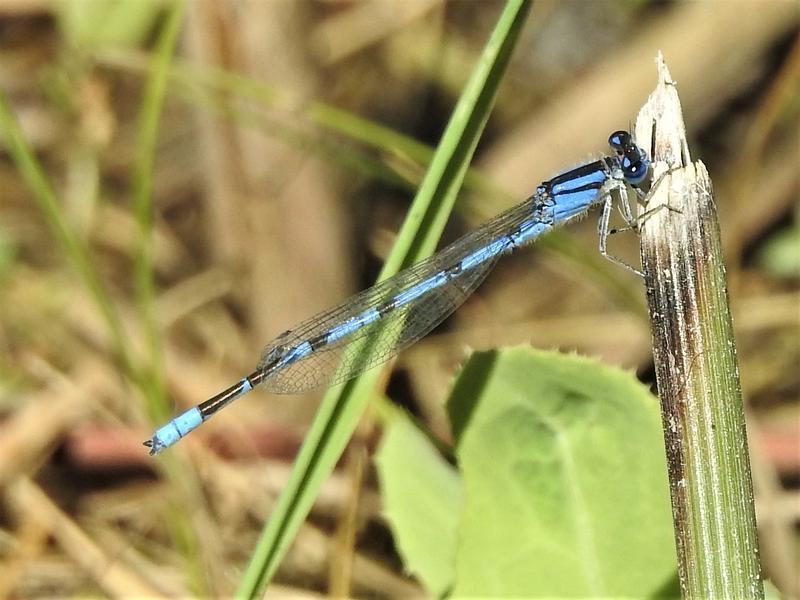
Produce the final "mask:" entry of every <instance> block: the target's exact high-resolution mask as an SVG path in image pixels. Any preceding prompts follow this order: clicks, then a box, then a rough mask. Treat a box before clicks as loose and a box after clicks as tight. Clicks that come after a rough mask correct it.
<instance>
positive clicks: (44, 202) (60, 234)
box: [0, 90, 137, 380]
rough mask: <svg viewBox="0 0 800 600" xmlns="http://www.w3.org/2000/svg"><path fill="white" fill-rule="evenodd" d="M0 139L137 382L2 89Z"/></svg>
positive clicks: (103, 294) (109, 309) (108, 306)
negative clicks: (0, 138)
mask: <svg viewBox="0 0 800 600" xmlns="http://www.w3.org/2000/svg"><path fill="white" fill-rule="evenodd" d="M0 137H2V139H3V140H4V141H5V144H6V146H7V148H8V151H9V153H10V154H11V157H12V158H13V160H14V163H15V164H16V166H17V169H19V172H20V174H21V175H22V178H23V179H24V180H25V183H26V185H27V186H28V188H29V189H30V191H31V194H32V198H33V200H34V202H36V204H37V206H38V208H39V211H40V212H41V213H42V215H43V216H44V218H45V219H46V221H47V225H48V226H49V227H50V230H51V231H52V232H53V236H54V237H55V239H56V242H57V243H58V244H59V245H60V246H61V248H62V250H63V251H64V254H65V255H66V258H67V260H68V261H69V262H70V263H71V264H72V266H73V267H74V269H75V270H76V271H77V272H78V275H79V276H80V278H81V280H82V281H83V285H84V286H86V289H87V290H88V291H89V294H90V296H91V298H92V300H93V301H94V303H95V305H96V306H97V308H98V309H99V311H100V314H101V315H102V316H103V319H104V320H105V322H106V326H107V327H108V331H109V333H110V335H111V344H112V346H113V348H114V353H115V354H116V356H117V357H118V358H119V361H120V362H121V363H122V365H123V368H124V369H125V371H126V372H127V373H128V375H129V376H130V377H131V378H132V379H134V380H135V379H137V376H136V369H135V365H134V362H133V359H132V357H131V356H130V354H129V352H128V348H129V347H130V345H129V344H128V339H127V336H126V335H125V331H124V330H123V328H122V322H121V321H120V318H119V314H118V313H117V309H116V308H115V306H114V303H113V302H112V301H111V297H110V296H109V294H108V292H107V291H106V289H105V287H104V286H103V283H102V281H101V279H100V275H99V274H98V273H97V270H96V269H95V267H94V264H93V263H92V258H91V255H90V253H89V248H88V246H87V245H86V244H85V243H84V241H83V240H82V239H81V238H80V237H79V236H78V235H77V234H76V233H75V231H74V229H73V228H72V227H71V226H70V223H69V219H67V216H66V215H65V214H64V211H63V210H62V208H61V204H60V203H59V201H58V198H57V196H56V192H55V190H54V189H53V186H52V185H51V183H50V181H49V180H48V179H47V175H46V174H45V171H44V169H43V168H42V165H41V164H40V163H39V161H38V159H37V158H36V155H35V154H34V153H33V150H32V149H31V147H30V145H29V144H28V141H27V140H26V139H25V135H24V133H23V131H22V128H21V127H20V125H19V121H18V120H17V117H16V115H15V114H14V111H13V109H12V107H11V104H10V103H9V102H8V99H7V98H6V96H5V94H3V92H2V90H0Z"/></svg>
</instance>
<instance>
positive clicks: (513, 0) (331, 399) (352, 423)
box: [236, 0, 530, 598]
mask: <svg viewBox="0 0 800 600" xmlns="http://www.w3.org/2000/svg"><path fill="white" fill-rule="evenodd" d="M529 8H530V2H529V1H526V0H510V1H509V2H507V3H506V6H505V9H504V10H503V13H502V14H501V15H500V19H499V20H498V22H497V25H496V27H495V30H494V32H493V33H492V35H491V37H490V38H489V41H488V42H487V44H486V47H485V48H484V50H483V53H482V54H481V57H480V60H479V62H478V64H477V65H476V66H475V69H474V71H473V73H472V75H471V77H470V79H469V81H468V82H467V84H466V85H465V87H464V91H463V92H462V94H461V97H460V98H459V101H458V104H457V105H456V107H455V109H454V110H453V114H452V116H451V118H450V122H449V123H448V125H447V129H446V130H445V132H444V134H443V136H442V140H441V142H440V143H439V146H438V147H437V149H436V152H435V154H434V157H433V160H432V161H431V165H430V167H429V169H428V172H427V173H426V175H425V178H424V180H423V182H422V184H421V185H420V189H419V191H418V192H417V195H416V197H415V198H414V202H413V204H412V206H411V210H410V211H409V214H408V216H407V217H406V220H405V222H404V223H403V227H402V228H401V230H400V232H399V233H398V236H397V240H396V242H395V245H394V247H393V248H392V252H391V253H390V255H389V257H388V258H387V260H386V264H385V265H384V268H383V270H382V271H381V275H380V278H381V279H385V278H387V277H389V276H391V275H392V274H394V273H396V272H397V271H398V270H400V269H401V268H403V267H404V266H407V265H409V264H411V263H413V262H417V261H419V260H421V259H422V258H424V257H425V256H428V255H430V254H431V253H432V252H433V250H434V249H435V247H436V243H437V241H438V239H439V236H440V235H441V233H442V229H443V228H444V225H445V222H446V220H447V217H448V215H449V214H450V211H451V210H452V208H453V204H454V202H455V198H456V195H457V193H458V190H459V189H460V188H461V184H462V182H463V180H464V174H465V173H466V170H467V167H468V165H469V162H470V160H471V159H472V154H473V152H474V150H475V146H476V145H477V143H478V139H479V138H480V134H481V132H482V131H483V126H484V125H485V123H486V120H487V119H488V117H489V113H490V112H491V108H492V106H493V105H494V98H495V95H496V93H497V88H498V87H499V85H500V80H501V79H502V75H503V73H504V72H505V69H506V67H507V66H508V62H509V60H510V57H511V51H512V50H513V48H514V45H515V43H516V41H517V39H518V37H519V33H520V30H521V29H522V24H523V23H524V22H525V18H526V16H527V13H528V10H529ZM379 376H380V370H376V369H373V370H372V371H368V372H367V373H365V374H364V375H362V376H361V377H359V378H356V379H354V380H352V381H350V382H348V383H346V384H344V385H340V386H337V387H334V388H331V389H330V390H329V391H328V393H327V394H325V398H324V399H323V400H322V404H321V405H320V407H319V410H318V412H317V415H316V417H315V419H314V422H313V423H312V425H311V428H310V429H309V431H308V433H307V434H306V439H305V441H304V442H303V446H302V448H301V449H300V452H299V454H298V456H297V459H296V461H295V465H294V468H293V469H292V473H291V475H290V476H289V481H288V482H287V484H286V488H285V489H284V491H283V493H282V494H281V496H280V498H278V502H277V503H276V505H275V508H274V511H273V514H272V516H271V518H270V520H269V522H268V523H267V525H266V527H265V529H264V532H263V533H262V536H261V539H260V540H259V542H258V546H257V548H256V550H255V552H254V554H253V557H252V558H251V561H250V564H249V565H248V567H247V570H246V571H245V573H244V576H243V577H242V581H241V583H240V585H239V588H238V589H237V591H236V595H237V597H245V598H252V597H254V596H257V595H261V593H262V592H263V589H264V588H265V587H266V585H267V583H269V581H270V580H271V579H272V577H273V576H274V574H275V572H276V571H277V569H278V565H279V564H280V561H281V559H282V558H283V556H284V554H285V553H286V551H287V549H288V548H289V545H290V544H291V542H292V540H293V538H294V536H295V534H296V532H297V530H298V529H299V527H300V525H301V524H302V522H303V520H304V519H305V517H306V515H307V514H308V511H309V510H310V509H311V506H312V504H313V503H314V500H315V498H316V496H317V494H318V492H319V489H320V487H321V486H322V483H323V481H324V480H325V478H326V477H327V476H328V475H329V474H330V472H331V471H332V470H333V467H334V466H335V465H336V462H337V461H338V460H339V457H340V456H341V454H342V452H343V451H344V448H345V446H346V445H347V442H348V441H349V440H350V437H351V435H352V434H353V431H354V430H355V428H356V425H357V424H358V421H359V419H360V418H361V415H362V414H363V412H364V409H365V408H366V406H367V402H368V400H369V398H370V396H371V395H372V393H373V391H374V388H375V386H376V385H377V382H378V379H379Z"/></svg>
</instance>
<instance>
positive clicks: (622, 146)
mask: <svg viewBox="0 0 800 600" xmlns="http://www.w3.org/2000/svg"><path fill="white" fill-rule="evenodd" d="M632 144H633V138H632V137H631V134H630V133H628V132H627V131H623V130H620V131H615V132H614V133H612V134H611V135H610V136H608V145H609V146H611V147H612V148H613V149H614V151H615V152H616V153H617V154H622V153H623V152H624V151H625V150H626V149H627V148H629V147H630V146H631V145H632Z"/></svg>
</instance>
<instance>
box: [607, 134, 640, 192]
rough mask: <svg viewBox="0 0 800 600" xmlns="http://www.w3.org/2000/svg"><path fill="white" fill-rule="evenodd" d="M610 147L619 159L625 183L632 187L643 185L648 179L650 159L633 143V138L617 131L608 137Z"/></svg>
mask: <svg viewBox="0 0 800 600" xmlns="http://www.w3.org/2000/svg"><path fill="white" fill-rule="evenodd" d="M608 145H609V146H611V148H612V150H614V152H615V153H616V155H617V156H618V157H619V162H620V166H621V167H622V174H623V175H624V177H625V181H627V182H628V183H630V184H631V185H637V184H639V183H642V181H644V180H645V178H646V177H647V172H648V170H649V168H650V159H649V158H647V153H646V152H645V151H644V150H642V149H641V148H639V146H637V145H636V143H635V142H634V141H633V136H632V135H631V134H630V133H628V132H627V131H624V130H620V131H615V132H614V133H612V134H611V135H610V136H609V137H608Z"/></svg>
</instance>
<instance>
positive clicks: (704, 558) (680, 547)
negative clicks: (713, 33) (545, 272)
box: [636, 57, 764, 599]
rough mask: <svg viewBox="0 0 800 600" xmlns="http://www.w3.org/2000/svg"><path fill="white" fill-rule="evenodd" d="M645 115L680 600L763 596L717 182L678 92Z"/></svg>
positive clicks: (654, 291)
mask: <svg viewBox="0 0 800 600" xmlns="http://www.w3.org/2000/svg"><path fill="white" fill-rule="evenodd" d="M659 76H660V82H659V85H658V87H657V88H656V90H655V91H654V92H653V94H651V97H650V99H649V100H648V102H647V104H646V105H645V107H644V108H643V109H642V112H641V113H640V115H639V119H638V120H637V126H636V134H637V141H638V142H639V143H640V144H641V145H642V146H643V147H645V148H649V149H651V155H652V157H653V161H654V166H655V174H654V178H655V179H654V180H655V181H659V176H660V174H661V173H665V172H667V171H669V172H668V173H667V174H666V175H665V176H664V177H663V178H662V179H661V180H660V181H659V183H658V184H657V187H655V188H654V190H653V194H652V198H650V199H649V200H650V201H649V204H648V207H647V208H648V209H649V210H652V209H653V208H654V207H657V206H659V205H662V204H666V205H667V207H669V208H665V209H662V210H659V211H657V212H656V213H651V216H650V218H647V219H646V220H645V222H644V223H643V229H642V245H641V253H642V265H643V267H644V272H645V281H646V285H647V299H648V305H649V311H650V315H651V322H652V332H653V355H654V361H655V367H656V378H657V381H658V391H659V396H660V399H661V406H662V420H663V424H664V437H665V443H666V451H667V463H668V467H669V483H670V494H671V498H672V512H673V523H674V529H675V540H676V547H677V552H678V575H679V580H680V586H681V593H682V595H683V597H684V598H731V599H735V598H763V597H764V589H763V584H762V581H761V565H760V558H759V552H758V537H757V530H756V518H755V507H754V502H753V485H752V480H751V476H750V462H749V457H748V451H747V434H746V430H745V420H744V406H743V403H742V393H741V387H740V384H739V372H738V367H737V362H736V348H735V343H734V338H733V327H732V323H731V316H730V309H729V306H728V295H727V287H726V280H725V266H724V262H723V257H722V248H721V242H720V232H719V224H718V221H717V217H716V211H715V207H714V199H713V195H712V191H711V181H710V178H709V176H708V173H707V172H706V169H705V167H704V166H703V164H702V163H700V162H694V163H692V162H691V158H690V155H689V149H688V146H687V144H686V137H685V131H684V126H683V119H682V116H681V109H680V103H679V100H678V96H677V91H676V87H675V85H674V84H673V83H672V82H671V77H670V75H669V73H668V71H667V69H666V66H665V65H664V62H663V58H661V57H660V58H659Z"/></svg>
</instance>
